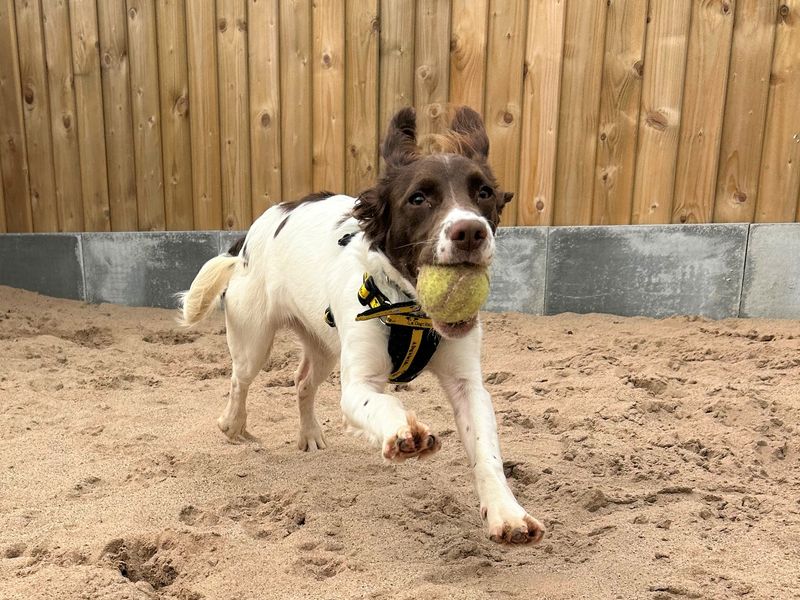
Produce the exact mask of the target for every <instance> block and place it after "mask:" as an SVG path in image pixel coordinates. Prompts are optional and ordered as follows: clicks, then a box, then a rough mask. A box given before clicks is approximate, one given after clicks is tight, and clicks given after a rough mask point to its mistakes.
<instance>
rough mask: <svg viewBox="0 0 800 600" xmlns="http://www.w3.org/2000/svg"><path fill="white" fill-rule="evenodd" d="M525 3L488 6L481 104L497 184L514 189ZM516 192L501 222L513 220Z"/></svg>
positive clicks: (504, 0) (503, 0) (507, 0)
mask: <svg viewBox="0 0 800 600" xmlns="http://www.w3.org/2000/svg"><path fill="white" fill-rule="evenodd" d="M527 4H528V3H527V2H526V1H523V0H514V1H513V2H512V1H511V0H492V2H491V3H490V5H489V24H488V30H489V41H488V56H487V67H486V68H487V71H488V72H489V73H492V76H491V77H490V78H489V79H488V81H487V85H486V99H485V106H484V113H485V121H486V132H487V133H488V134H489V142H490V146H491V152H490V153H489V162H490V163H491V165H492V168H493V171H494V173H495V175H496V176H497V178H498V180H499V183H500V185H501V186H502V188H503V189H504V190H507V191H509V192H515V193H516V192H518V191H519V190H517V185H518V184H519V153H520V125H521V117H522V71H523V67H524V61H525V30H526V22H527V16H528V14H527ZM517 204H518V194H515V197H514V200H512V202H511V203H509V204H508V205H507V206H506V207H505V209H504V210H503V214H502V217H501V224H502V225H515V224H516V222H517Z"/></svg>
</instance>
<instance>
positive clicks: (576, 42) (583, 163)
mask: <svg viewBox="0 0 800 600" xmlns="http://www.w3.org/2000/svg"><path fill="white" fill-rule="evenodd" d="M588 4H589V3H585V2H575V1H574V0H573V1H571V2H568V3H567V14H566V22H565V25H564V27H565V32H564V64H563V67H562V77H561V111H560V114H559V121H558V136H559V140H558V159H557V166H556V194H555V208H554V213H553V223H554V224H555V225H588V224H589V223H590V222H591V220H592V193H593V192H594V166H595V156H596V150H597V129H598V118H599V109H600V85H601V78H602V73H603V45H604V43H605V30H606V16H607V9H608V5H607V3H605V2H592V3H591V5H590V6H588V7H587V5H588Z"/></svg>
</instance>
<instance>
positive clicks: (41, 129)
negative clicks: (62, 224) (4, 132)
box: [16, 0, 58, 232]
mask: <svg viewBox="0 0 800 600" xmlns="http://www.w3.org/2000/svg"><path fill="white" fill-rule="evenodd" d="M16 13H17V14H16V16H17V44H18V45H19V47H20V49H21V51H20V53H19V73H20V82H21V83H22V106H23V109H24V110H23V115H24V119H25V143H26V146H27V148H28V181H29V184H30V194H31V196H30V202H31V216H32V217H33V230H34V231H37V232H39V231H58V205H57V203H56V183H55V169H54V167H53V136H52V131H51V127H50V93H49V89H48V85H47V66H46V64H45V57H44V33H43V31H42V12H41V6H40V5H39V2H31V1H30V0H17V2H16Z"/></svg>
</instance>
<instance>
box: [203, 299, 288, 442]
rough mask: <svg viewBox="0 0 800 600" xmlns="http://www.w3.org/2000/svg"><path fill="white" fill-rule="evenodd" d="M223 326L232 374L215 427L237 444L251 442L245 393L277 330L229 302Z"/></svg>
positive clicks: (259, 368) (261, 365) (267, 353)
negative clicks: (224, 404)
mask: <svg viewBox="0 0 800 600" xmlns="http://www.w3.org/2000/svg"><path fill="white" fill-rule="evenodd" d="M225 325H226V330H227V337H228V348H229V349H230V352H231V359H232V360H233V370H232V373H231V391H230V395H229V397H228V404H227V406H225V410H224V411H223V412H222V415H221V416H220V417H219V419H217V425H219V428H220V429H221V430H222V432H223V433H224V434H225V435H226V436H227V437H228V440H230V441H231V442H234V443H238V442H242V441H250V440H253V439H254V438H253V436H252V435H250V434H249V433H248V431H247V391H248V389H249V388H250V384H251V383H253V380H254V379H255V377H256V375H258V372H259V371H260V370H261V367H263V366H264V363H265V362H266V360H267V358H268V357H269V352H270V350H271V349H272V342H273V340H274V339H275V330H276V328H275V325H274V324H273V323H271V322H270V321H269V320H268V318H267V317H266V316H265V315H263V314H259V313H257V312H255V311H252V310H246V309H245V308H244V307H243V306H242V305H240V304H234V303H233V302H231V301H228V302H226V307H225Z"/></svg>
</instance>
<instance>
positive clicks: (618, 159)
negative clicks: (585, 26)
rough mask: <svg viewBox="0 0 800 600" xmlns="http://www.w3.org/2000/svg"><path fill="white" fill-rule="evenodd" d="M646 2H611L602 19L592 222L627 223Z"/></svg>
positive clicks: (640, 83) (640, 82)
mask: <svg viewBox="0 0 800 600" xmlns="http://www.w3.org/2000/svg"><path fill="white" fill-rule="evenodd" d="M647 5H648V0H624V1H622V2H612V3H611V5H610V6H609V7H608V21H607V23H606V43H605V60H604V63H603V84H602V88H601V90H600V129H599V132H600V133H599V136H598V142H597V162H596V167H595V180H594V199H593V202H592V223H593V224H596V225H626V224H628V223H630V222H631V207H632V204H633V178H634V173H635V166H636V141H637V137H638V133H639V103H640V100H641V95H642V72H643V70H644V43H645V29H646V24H647Z"/></svg>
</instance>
